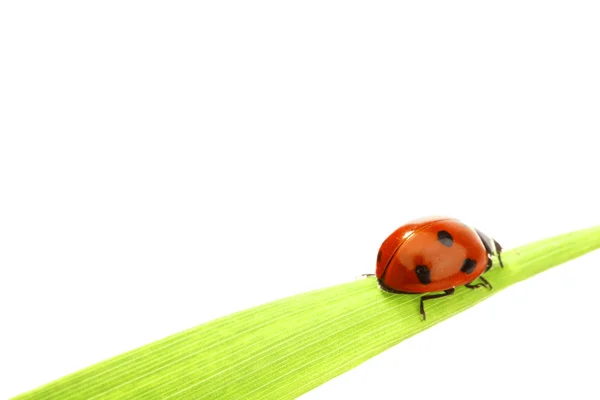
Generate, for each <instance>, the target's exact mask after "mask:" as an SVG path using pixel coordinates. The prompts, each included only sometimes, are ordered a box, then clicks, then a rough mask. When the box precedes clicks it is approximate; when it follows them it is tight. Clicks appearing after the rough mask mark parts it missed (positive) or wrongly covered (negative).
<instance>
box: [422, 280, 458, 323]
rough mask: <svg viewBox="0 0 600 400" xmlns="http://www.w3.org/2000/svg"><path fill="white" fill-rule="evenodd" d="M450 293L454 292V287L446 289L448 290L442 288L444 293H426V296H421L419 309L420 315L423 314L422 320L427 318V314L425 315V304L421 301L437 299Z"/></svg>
mask: <svg viewBox="0 0 600 400" xmlns="http://www.w3.org/2000/svg"><path fill="white" fill-rule="evenodd" d="M451 294H454V288H452V289H448V290H444V293H438V294H428V295H426V296H421V307H420V309H421V315H422V316H423V321H425V320H426V319H427V315H425V304H423V302H424V301H425V300H431V299H439V298H440V297H445V296H450V295H451Z"/></svg>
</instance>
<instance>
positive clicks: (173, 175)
mask: <svg viewBox="0 0 600 400" xmlns="http://www.w3.org/2000/svg"><path fill="white" fill-rule="evenodd" d="M200 3H201V5H199V4H200ZM410 3H412V4H411V5H409V4H408V2H392V1H390V2H366V1H365V2H355V1H344V2H342V1H340V2H332V1H302V2H281V1H279V2H275V1H273V2H155V1H150V2H148V1H146V2H131V1H130V2H123V1H118V2H116V1H104V2H94V3H93V4H94V5H92V3H90V2H83V3H82V2H75V1H73V2H38V3H37V4H36V3H34V2H2V5H1V6H0V59H1V62H0V85H1V86H0V107H1V108H0V135H1V136H0V137H1V139H0V179H1V180H0V185H1V186H0V191H1V192H0V194H1V196H0V217H1V218H0V234H1V236H0V268H1V280H0V285H1V288H2V289H1V292H0V296H1V297H2V298H1V300H2V301H1V306H0V307H1V312H2V317H1V318H2V319H1V322H0V323H1V325H2V328H1V330H0V332H1V333H0V335H2V338H1V341H0V344H1V346H2V349H1V356H0V363H1V364H0V365H1V368H2V371H1V376H0V397H1V398H6V397H8V396H12V395H16V394H18V393H21V392H23V391H25V390H29V389H33V388H35V387H37V386H39V385H41V384H43V383H46V382H47V381H50V380H53V379H56V378H59V377H61V376H63V375H65V374H67V373H70V372H73V371H76V370H78V369H80V368H83V367H86V366H88V365H90V364H93V363H95V362H98V361H101V360H103V359H106V358H108V357H111V356H113V355H117V354H120V353H122V352H124V351H127V350H130V349H133V348H136V347H139V346H141V345H143V344H146V343H149V342H152V341H154V340H157V339H160V338H163V337H165V336H167V335H170V334H173V333H176V332H179V331H181V330H183V329H186V328H189V327H192V326H196V325H198V324H200V323H202V322H205V321H209V320H211V319H213V318H216V317H219V316H222V315H226V314H229V313H231V312H233V311H237V310H241V309H245V308H247V307H250V306H254V305H258V304H262V303H265V302H268V301H271V300H275V299H278V298H281V297H285V296H288V295H292V294H296V293H300V292H304V291H308V290H312V289H316V288H321V287H327V286H330V285H335V284H338V283H342V282H346V281H349V280H352V279H354V278H355V277H356V276H357V275H360V274H361V273H365V272H371V271H373V268H374V260H375V255H376V253H377V250H378V247H379V245H380V243H381V241H382V240H383V239H384V238H385V237H386V236H387V235H388V234H389V233H390V232H391V231H393V230H394V229H396V228H397V227H398V226H399V225H401V224H403V223H404V222H406V221H407V220H410V219H413V218H417V217H421V216H425V215H431V214H446V215H451V216H455V217H458V218H460V219H462V220H463V221H465V222H467V223H469V224H472V225H476V226H477V227H479V228H480V229H482V230H484V231H486V232H487V233H488V234H490V235H492V236H495V237H496V238H497V239H498V240H499V241H500V242H501V243H502V244H503V245H504V246H505V247H506V248H510V247H514V246H518V245H521V244H524V243H527V242H530V241H533V240H537V239H541V238H545V237H548V236H552V235H555V234H559V233H564V232H568V231H571V230H577V229H581V228H586V227H588V226H591V225H596V224H600V211H599V210H598V204H599V202H600V193H599V192H598V187H597V185H598V172H599V171H600V168H599V163H598V145H597V142H596V141H597V138H598V134H599V132H600V117H599V115H600V114H599V110H600V73H599V71H600V53H599V51H598V49H599V44H600V24H599V23H598V21H599V18H600V10H599V8H598V6H597V3H596V4H594V3H595V2H554V1H544V2H541V1H540V2H531V1H522V0H520V1H504V2H495V3H494V5H491V4H490V2H484V3H482V2H475V1H473V2H464V1H458V2H431V1H429V2H410ZM450 3H451V4H450ZM599 264H600V253H592V254H590V255H588V256H585V257H582V258H580V259H578V260H576V261H574V262H570V263H568V264H566V265H563V266H560V267H558V268H556V269H553V270H551V271H549V272H546V273H544V274H542V275H540V276H537V277H535V278H533V279H531V280H529V281H526V282H524V283H522V284H519V285H516V286H514V287H512V288H509V289H508V290H506V291H504V292H502V293H500V294H498V295H497V296H494V297H493V298H491V299H489V300H487V301H485V302H484V303H482V304H480V305H478V306H477V307H474V308H472V309H470V310H468V311H466V312H464V313H463V314H461V315H459V316H456V317H455V318H452V319H450V320H448V321H447V322H445V323H443V324H441V325H438V326H436V327H434V328H433V329H431V330H428V331H426V332H424V333H422V334H420V335H417V336H416V337H414V338H412V339H410V340H408V341H406V342H403V343H402V344H400V345H399V346H397V347H395V348H394V349H391V350H389V351H387V352H385V353H383V354H381V355H380V356H378V357H375V358H374V359H372V360H370V361H368V362H366V363H364V364H363V365H361V366H360V367H358V368H356V369H354V370H352V371H350V372H348V373H346V374H344V375H342V376H340V377H339V378H337V379H334V380H333V381H331V382H329V383H327V384H325V385H323V386H321V387H319V388H317V389H316V390H314V391H312V392H311V393H309V394H307V395H305V399H313V400H314V399H333V398H351V399H361V398H375V396H380V397H379V398H419V399H440V398H444V399H453V398H459V397H460V398H462V399H465V398H468V399H480V398H488V399H501V398H502V399H504V398H519V399H520V398H526V397H528V396H535V397H536V398H542V397H544V396H551V397H553V398H577V399H590V398H596V399H597V398H598V396H599V395H600V389H598V386H597V370H598V364H597V360H598V359H599V358H600V345H599V344H598V343H599V341H598V338H599V337H600V327H599V326H598V323H597V322H598V310H599V308H598V307H599V305H600V300H599V298H598V292H597V284H598V282H600V265H599Z"/></svg>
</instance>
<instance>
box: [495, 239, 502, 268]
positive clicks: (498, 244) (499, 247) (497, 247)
mask: <svg viewBox="0 0 600 400" xmlns="http://www.w3.org/2000/svg"><path fill="white" fill-rule="evenodd" d="M494 246H495V247H496V255H497V256H498V262H499V263H500V267H501V268H504V264H502V258H501V257H500V253H502V246H500V243H498V242H496V241H495V240H494Z"/></svg>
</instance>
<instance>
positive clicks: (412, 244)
mask: <svg viewBox="0 0 600 400" xmlns="http://www.w3.org/2000/svg"><path fill="white" fill-rule="evenodd" d="M501 252H502V246H500V244H499V243H498V242H497V241H495V240H493V239H491V238H489V237H488V236H486V235H485V234H484V233H482V232H481V231H479V230H477V229H474V228H471V227H469V226H467V225H465V224H464V223H462V222H460V221H459V220H457V219H455V218H449V217H426V218H421V219H417V220H414V221H410V222H408V223H406V224H404V225H402V226H401V227H400V228H398V229H396V230H395V231H394V232H393V233H392V234H391V235H389V236H388V237H387V239H386V240H385V241H384V242H383V244H382V245H381V247H380V249H379V253H377V269H376V271H375V276H376V277H377V280H378V282H379V286H380V288H381V289H383V290H385V291H387V292H391V293H412V294H420V293H431V292H443V293H436V294H427V295H424V296H421V303H420V311H421V315H423V319H426V314H425V309H424V305H423V302H424V301H425V300H429V299H435V298H439V297H444V296H449V295H451V294H454V289H455V288H456V287H457V286H463V285H464V286H466V287H468V288H470V289H475V288H478V287H482V286H483V287H487V288H489V289H492V285H491V284H490V283H489V282H488V281H487V280H486V279H485V278H484V277H483V276H481V275H482V274H483V273H484V272H487V271H488V270H489V269H490V268H491V267H492V257H493V256H497V257H498V262H499V264H500V266H501V267H504V265H503V264H502V259H501V258H500V253H501ZM477 278H479V280H480V281H481V282H480V283H477V284H473V281H475V280H476V279H477Z"/></svg>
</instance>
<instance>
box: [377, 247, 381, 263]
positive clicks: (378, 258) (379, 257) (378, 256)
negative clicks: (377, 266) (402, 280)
mask: <svg viewBox="0 0 600 400" xmlns="http://www.w3.org/2000/svg"><path fill="white" fill-rule="evenodd" d="M380 261H381V249H379V253H377V262H380Z"/></svg>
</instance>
